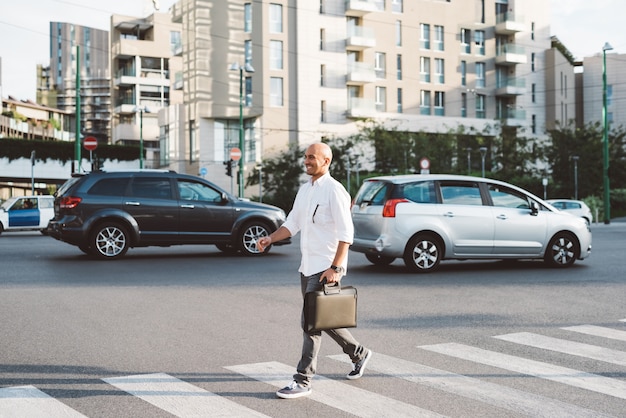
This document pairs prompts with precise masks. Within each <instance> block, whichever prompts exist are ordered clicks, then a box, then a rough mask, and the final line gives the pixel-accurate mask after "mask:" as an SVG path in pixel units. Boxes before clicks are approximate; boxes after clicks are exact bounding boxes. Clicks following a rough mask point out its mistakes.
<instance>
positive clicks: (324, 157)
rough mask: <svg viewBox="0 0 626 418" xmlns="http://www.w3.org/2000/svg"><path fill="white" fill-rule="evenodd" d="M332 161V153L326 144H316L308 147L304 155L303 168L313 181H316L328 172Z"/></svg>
mask: <svg viewBox="0 0 626 418" xmlns="http://www.w3.org/2000/svg"><path fill="white" fill-rule="evenodd" d="M332 160H333V152H332V150H331V149H330V147H329V146H328V145H327V144H324V143H322V142H318V143H315V144H311V145H309V147H308V148H307V149H306V152H305V153H304V168H305V169H306V173H307V174H308V175H310V176H311V177H312V178H313V180H316V179H318V178H319V177H321V176H322V175H324V174H326V173H327V172H328V167H329V166H330V162H331V161H332Z"/></svg>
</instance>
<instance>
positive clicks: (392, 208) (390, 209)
mask: <svg viewBox="0 0 626 418" xmlns="http://www.w3.org/2000/svg"><path fill="white" fill-rule="evenodd" d="M407 202H408V200H406V199H389V200H387V201H386V202H385V206H383V218H395V217H396V206H397V205H398V203H407Z"/></svg>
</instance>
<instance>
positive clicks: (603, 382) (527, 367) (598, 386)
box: [419, 343, 626, 399]
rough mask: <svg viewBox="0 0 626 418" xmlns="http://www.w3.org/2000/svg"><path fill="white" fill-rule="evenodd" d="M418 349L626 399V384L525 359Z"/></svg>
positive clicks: (449, 346)
mask: <svg viewBox="0 0 626 418" xmlns="http://www.w3.org/2000/svg"><path fill="white" fill-rule="evenodd" d="M419 348H421V349H424V350H428V351H432V352H435V353H440V354H444V355H447V356H451V357H456V358H460V359H463V360H468V361H473V362H475V363H481V364H486V365H488V366H492V367H497V368H500V369H504V370H510V371H514V372H517V373H520V374H525V375H530V376H535V377H538V378H541V379H546V380H551V381H554V382H559V383H562V384H565V385H570V386H574V387H578V388H582V389H586V390H590V391H593V392H598V393H603V394H605V395H609V396H614V397H616V398H620V399H626V382H623V381H621V380H616V379H611V378H608V377H604V376H600V375H597V374H593V373H586V372H583V371H580V370H574V369H569V368H566V367H560V366H554V365H552V364H548V363H542V362H540V361H535V360H529V359H524V358H521V357H515V356H511V355H508V354H502V353H497V352H495V351H488V350H483V349H480V348H476V347H470V346H467V345H463V344H456V343H446V344H434V345H422V346H420V347H419Z"/></svg>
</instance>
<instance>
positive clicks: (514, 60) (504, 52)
mask: <svg viewBox="0 0 626 418" xmlns="http://www.w3.org/2000/svg"><path fill="white" fill-rule="evenodd" d="M526 62H527V58H526V53H525V49H524V47H523V46H519V45H515V44H506V45H501V46H500V47H499V48H497V49H496V65H517V64H526Z"/></svg>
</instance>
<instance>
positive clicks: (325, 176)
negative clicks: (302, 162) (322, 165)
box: [309, 171, 330, 186]
mask: <svg viewBox="0 0 626 418" xmlns="http://www.w3.org/2000/svg"><path fill="white" fill-rule="evenodd" d="M329 178H330V172H328V171H327V172H326V173H324V174H323V175H322V177H320V178H318V179H317V180H315V181H313V179H309V184H310V185H311V186H315V185H316V184H317V185H319V186H321V185H322V184H324V183H325V182H326V181H328V179H329Z"/></svg>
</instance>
